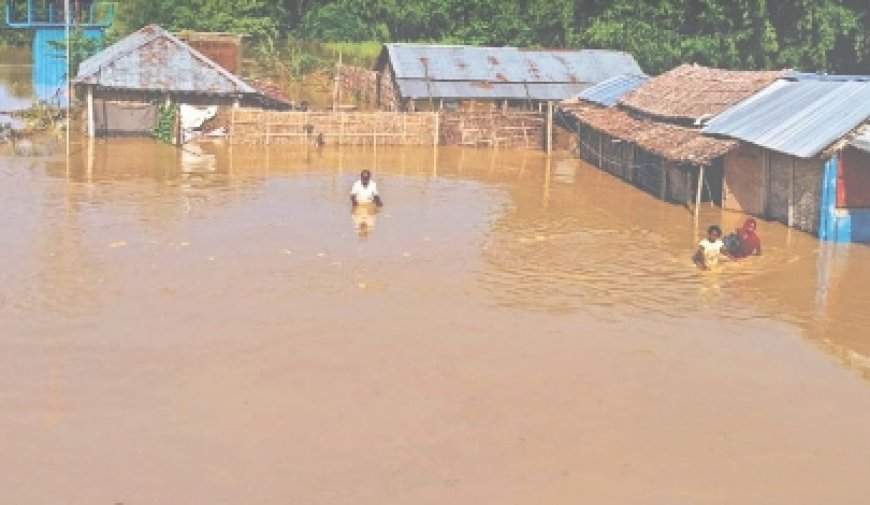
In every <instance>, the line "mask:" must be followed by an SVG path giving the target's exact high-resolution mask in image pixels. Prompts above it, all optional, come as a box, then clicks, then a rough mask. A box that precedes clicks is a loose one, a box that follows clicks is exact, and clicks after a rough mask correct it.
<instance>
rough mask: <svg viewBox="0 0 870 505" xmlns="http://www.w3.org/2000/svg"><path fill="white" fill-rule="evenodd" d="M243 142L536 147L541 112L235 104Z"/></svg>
mask: <svg viewBox="0 0 870 505" xmlns="http://www.w3.org/2000/svg"><path fill="white" fill-rule="evenodd" d="M231 123H232V126H231V135H230V138H231V141H232V142H234V143H241V144H314V145H467V146H487V147H517V148H527V149H540V148H541V147H542V146H543V139H544V126H545V125H544V117H543V116H542V115H540V114H535V113H525V112H523V113H518V112H506V113H504V112H488V113H474V114H470V113H447V112H385V111H377V112H335V113H333V112H298V111H287V112H279V111H265V110H260V109H235V110H234V111H233V117H232V121H231Z"/></svg>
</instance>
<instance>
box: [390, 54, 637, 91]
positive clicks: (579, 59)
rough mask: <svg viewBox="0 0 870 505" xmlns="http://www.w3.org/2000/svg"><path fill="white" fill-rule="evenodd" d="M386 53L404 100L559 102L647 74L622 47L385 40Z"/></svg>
mask: <svg viewBox="0 0 870 505" xmlns="http://www.w3.org/2000/svg"><path fill="white" fill-rule="evenodd" d="M386 52H387V54H388V55H389V58H390V63H391V66H392V68H393V72H394V75H395V77H396V81H397V83H398V85H399V92H400V94H401V95H402V97H403V98H415V99H419V98H429V97H430V96H431V97H432V98H511V99H534V100H561V99H565V98H567V97H569V96H571V95H574V94H577V93H578V92H579V91H580V90H582V89H584V88H586V87H588V86H590V85H591V84H594V83H597V82H600V81H602V80H604V79H607V78H610V77H613V76H615V75H619V74H634V75H643V71H642V70H641V69H640V66H639V65H638V64H637V62H636V61H635V60H634V58H633V57H632V56H631V55H630V54H628V53H624V52H620V51H607V50H579V51H558V50H521V49H518V48H515V47H475V46H441V45H420V44H387V45H386Z"/></svg>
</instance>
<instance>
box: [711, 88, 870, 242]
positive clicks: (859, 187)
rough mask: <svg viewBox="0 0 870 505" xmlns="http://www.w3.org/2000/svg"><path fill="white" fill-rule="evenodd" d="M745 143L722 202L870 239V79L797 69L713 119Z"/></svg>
mask: <svg viewBox="0 0 870 505" xmlns="http://www.w3.org/2000/svg"><path fill="white" fill-rule="evenodd" d="M704 133H705V134H707V135H710V136H715V137H718V138H725V139H731V140H738V141H740V146H739V148H738V149H736V150H734V151H733V152H731V153H729V154H728V155H726V156H725V173H724V190H723V202H722V205H723V207H724V208H726V209H733V210H738V211H741V212H746V213H748V214H754V215H757V216H761V217H766V218H769V219H774V220H777V221H781V222H783V223H785V224H787V225H788V226H791V227H794V228H797V229H800V230H803V231H807V232H810V233H814V234H817V235H818V237H819V238H821V239H825V240H831V241H836V242H870V76H824V75H814V74H790V75H788V76H786V77H784V78H782V79H779V80H778V81H776V82H775V83H773V84H772V85H770V86H769V87H768V88H766V89H764V90H763V91H762V92H760V93H758V94H757V95H754V96H752V97H750V98H748V99H747V100H745V101H743V102H742V103H740V104H739V105H737V106H735V107H733V108H731V109H730V110H728V111H727V112H725V113H724V114H722V115H721V116H719V117H717V118H716V119H714V120H713V121H711V122H710V123H709V124H708V125H707V127H706V128H705V129H704Z"/></svg>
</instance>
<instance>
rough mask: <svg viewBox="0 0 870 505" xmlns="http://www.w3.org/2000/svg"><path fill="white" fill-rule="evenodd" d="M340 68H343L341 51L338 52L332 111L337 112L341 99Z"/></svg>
mask: <svg viewBox="0 0 870 505" xmlns="http://www.w3.org/2000/svg"><path fill="white" fill-rule="evenodd" d="M339 68H341V53H338V64H337V65H336V66H335V79H334V81H335V82H334V83H333V86H332V112H335V111H336V110H338V100H339V93H338V74H339V70H338V69H339Z"/></svg>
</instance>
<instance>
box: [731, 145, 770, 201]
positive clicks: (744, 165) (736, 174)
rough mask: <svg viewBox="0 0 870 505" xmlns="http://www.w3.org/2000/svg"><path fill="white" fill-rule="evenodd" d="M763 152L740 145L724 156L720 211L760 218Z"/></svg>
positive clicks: (762, 187) (757, 148)
mask: <svg viewBox="0 0 870 505" xmlns="http://www.w3.org/2000/svg"><path fill="white" fill-rule="evenodd" d="M764 187H765V184H764V151H763V150H762V149H761V148H759V147H755V146H750V145H746V144H742V145H741V146H740V147H739V148H738V149H736V150H734V151H732V152H730V153H728V154H726V155H725V177H724V181H723V188H722V208H724V209H728V210H736V211H738V212H745V213H746V214H755V215H757V216H760V215H763V214H764Z"/></svg>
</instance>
